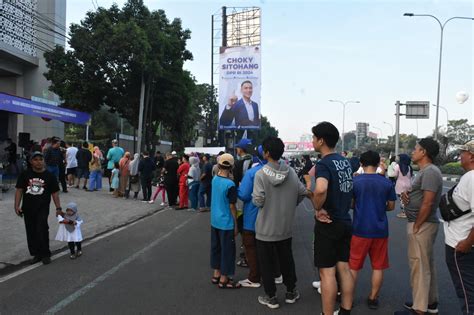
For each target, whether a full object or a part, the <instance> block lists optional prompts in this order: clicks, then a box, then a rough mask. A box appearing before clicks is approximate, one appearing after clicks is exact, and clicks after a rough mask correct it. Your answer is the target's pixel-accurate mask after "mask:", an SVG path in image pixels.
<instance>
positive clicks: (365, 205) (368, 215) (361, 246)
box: [349, 151, 396, 309]
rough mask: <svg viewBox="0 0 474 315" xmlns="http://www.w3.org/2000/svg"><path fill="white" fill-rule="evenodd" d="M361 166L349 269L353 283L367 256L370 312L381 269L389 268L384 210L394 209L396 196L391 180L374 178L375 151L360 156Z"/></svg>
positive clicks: (375, 301)
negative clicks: (369, 279) (370, 282)
mask: <svg viewBox="0 0 474 315" xmlns="http://www.w3.org/2000/svg"><path fill="white" fill-rule="evenodd" d="M360 164H361V165H362V168H363V169H364V172H363V173H362V174H361V175H359V176H357V177H355V178H354V186H353V187H354V188H353V192H354V216H353V217H354V221H353V225H352V231H353V232H352V239H351V245H350V258H349V267H350V269H351V273H352V276H353V278H354V281H356V280H357V276H358V274H359V271H360V270H361V269H362V267H363V266H364V260H365V258H366V256H367V255H369V256H370V261H371V263H372V288H371V291H370V294H369V296H368V298H367V305H368V307H369V308H370V309H377V308H378V307H379V300H378V296H379V292H380V289H381V287H382V281H383V270H385V269H387V268H388V267H389V263H388V220H387V214H386V211H391V210H393V209H394V207H395V200H396V196H395V188H394V187H393V185H392V183H391V182H390V180H388V179H386V178H385V177H382V176H379V175H377V167H380V166H379V165H380V156H379V154H378V153H377V152H374V151H367V152H365V153H363V154H362V155H361V156H360Z"/></svg>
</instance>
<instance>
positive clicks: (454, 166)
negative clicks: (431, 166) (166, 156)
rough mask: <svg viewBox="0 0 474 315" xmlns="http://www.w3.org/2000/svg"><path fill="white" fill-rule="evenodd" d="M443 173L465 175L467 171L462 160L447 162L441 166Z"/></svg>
mask: <svg viewBox="0 0 474 315" xmlns="http://www.w3.org/2000/svg"><path fill="white" fill-rule="evenodd" d="M440 170H441V173H443V174H451V175H463V174H464V173H465V172H466V171H465V170H464V169H463V168H462V167H461V163H460V162H451V163H446V164H444V165H442V166H441V167H440Z"/></svg>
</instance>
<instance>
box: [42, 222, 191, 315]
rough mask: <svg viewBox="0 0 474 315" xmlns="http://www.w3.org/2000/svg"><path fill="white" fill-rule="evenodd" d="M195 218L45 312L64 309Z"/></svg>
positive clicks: (49, 312)
mask: <svg viewBox="0 0 474 315" xmlns="http://www.w3.org/2000/svg"><path fill="white" fill-rule="evenodd" d="M193 218H194V216H193V217H190V218H189V219H187V220H186V221H184V222H183V223H181V224H180V225H178V226H176V227H175V228H173V229H172V230H171V231H169V232H168V233H166V234H164V235H162V236H160V237H159V238H157V239H156V240H154V241H153V242H151V243H150V244H148V245H147V246H145V247H144V248H142V249H141V250H139V251H137V252H135V253H134V254H133V255H131V256H129V257H128V258H126V259H124V260H122V262H120V263H119V264H118V265H116V266H115V267H113V268H111V269H109V270H108V271H106V272H105V273H103V274H102V275H100V276H99V277H97V278H95V279H94V280H93V281H91V282H89V283H88V284H86V285H85V286H83V287H82V288H80V289H79V290H77V291H76V292H74V293H73V294H71V295H69V296H68V297H66V298H65V299H63V300H62V301H61V302H59V303H58V304H56V305H54V306H53V307H51V308H50V309H49V310H47V311H46V312H45V314H56V313H57V312H60V311H61V310H63V309H64V308H65V307H66V306H68V305H69V304H71V303H72V302H74V301H75V300H77V299H78V298H80V297H81V296H83V295H84V294H86V293H87V292H89V291H90V290H92V289H93V288H95V287H96V286H97V285H98V284H100V283H101V282H104V281H105V280H106V279H107V278H109V277H110V276H112V275H113V274H114V273H116V272H117V271H118V270H120V269H121V268H123V267H125V266H126V265H128V264H129V263H131V262H132V261H134V260H135V259H137V258H138V257H139V256H140V255H143V254H144V253H146V252H147V251H149V250H150V249H151V248H153V247H155V246H156V245H158V244H159V243H161V242H162V241H164V240H165V239H167V238H168V237H170V236H171V235H172V234H173V233H174V232H176V231H178V230H179V229H181V228H182V227H183V226H185V225H186V224H188V222H189V221H191V220H192V219H193Z"/></svg>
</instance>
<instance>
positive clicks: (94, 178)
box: [89, 146, 104, 191]
mask: <svg viewBox="0 0 474 315" xmlns="http://www.w3.org/2000/svg"><path fill="white" fill-rule="evenodd" d="M103 160H104V156H103V155H102V152H101V151H100V149H99V147H97V146H96V147H94V153H93V154H92V161H91V165H90V174H89V191H94V190H96V191H97V190H99V189H102V169H101V168H102V161H103Z"/></svg>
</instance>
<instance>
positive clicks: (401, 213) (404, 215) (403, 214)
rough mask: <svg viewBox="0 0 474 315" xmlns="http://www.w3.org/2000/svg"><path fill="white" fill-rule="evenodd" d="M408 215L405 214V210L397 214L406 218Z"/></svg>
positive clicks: (398, 216)
mask: <svg viewBox="0 0 474 315" xmlns="http://www.w3.org/2000/svg"><path fill="white" fill-rule="evenodd" d="M406 217H407V215H406V214H405V211H402V212H400V213H399V214H397V218H401V219H406Z"/></svg>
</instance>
